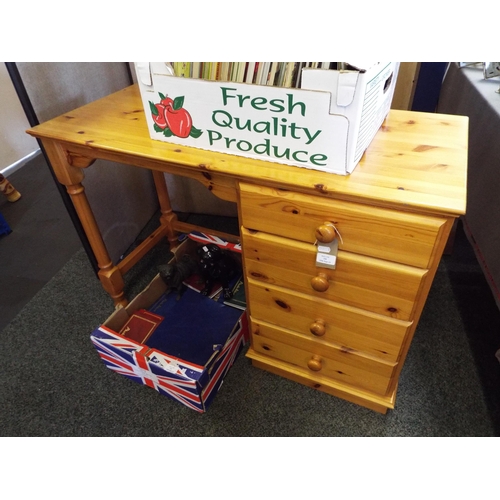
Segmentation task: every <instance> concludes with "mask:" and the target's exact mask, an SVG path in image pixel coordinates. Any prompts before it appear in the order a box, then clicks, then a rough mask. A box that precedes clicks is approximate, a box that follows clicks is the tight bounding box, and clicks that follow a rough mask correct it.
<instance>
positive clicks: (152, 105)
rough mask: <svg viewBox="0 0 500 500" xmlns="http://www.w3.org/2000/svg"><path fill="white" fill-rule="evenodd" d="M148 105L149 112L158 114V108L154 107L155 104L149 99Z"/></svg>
mask: <svg viewBox="0 0 500 500" xmlns="http://www.w3.org/2000/svg"><path fill="white" fill-rule="evenodd" d="M149 107H150V108H151V113H153V115H156V116H158V110H157V109H156V106H155V105H154V104H153V103H152V102H151V101H149Z"/></svg>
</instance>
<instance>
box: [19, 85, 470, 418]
mask: <svg viewBox="0 0 500 500" xmlns="http://www.w3.org/2000/svg"><path fill="white" fill-rule="evenodd" d="M28 133H29V134H30V135H32V136H34V137H37V138H38V139H40V140H41V141H42V143H43V147H44V149H45V151H46V153H47V155H48V157H49V159H50V162H51V164H52V166H53V168H54V171H55V174H56V176H57V179H58V180H59V182H60V183H62V184H63V185H64V186H66V188H67V191H68V193H69V194H70V196H71V198H72V200H73V203H74V205H75V208H76V211H77V213H78V215H79V218H80V220H81V222H82V225H83V227H84V230H85V232H86V234H87V237H88V239H89V241H90V244H91V246H92V249H93V251H94V253H95V255H96V258H97V261H98V265H99V269H100V271H99V278H100V280H101V283H102V286H103V287H104V289H105V290H106V291H107V292H108V293H109V295H110V296H111V298H112V299H113V301H114V303H115V304H116V305H117V306H119V305H125V304H126V303H127V298H126V297H125V296H124V293H123V288H124V281H123V275H124V274H125V273H126V272H127V271H128V270H129V269H130V268H131V267H132V266H133V265H134V264H135V263H136V262H138V261H139V260H140V259H141V258H142V257H143V256H144V255H145V254H146V253H147V252H148V251H149V250H150V249H151V248H153V247H154V246H155V245H156V244H157V243H158V242H159V241H160V240H161V239H162V238H164V237H167V238H168V240H169V241H170V243H171V245H175V244H176V235H177V233H178V232H187V231H191V230H203V228H200V227H198V226H192V225H189V224H186V223H182V222H180V221H178V220H177V217H176V215H175V213H174V212H173V211H172V209H171V205H170V201H169V196H168V190H167V185H166V183H165V179H164V175H163V173H164V172H168V173H172V174H178V175H181V176H188V177H191V178H194V179H197V180H198V181H200V182H201V183H203V184H204V185H205V186H206V188H207V189H209V190H211V191H212V192H213V193H214V194H215V195H216V196H218V197H220V198H222V199H224V200H228V201H233V202H236V203H237V204H238V214H239V223H240V237H241V242H242V247H243V266H244V272H245V286H246V293H247V301H248V311H249V317H250V324H251V346H250V348H249V350H248V353H247V356H248V357H249V358H250V359H251V360H252V363H253V364H254V365H255V366H257V367H259V368H262V369H265V370H268V371H271V372H273V373H275V374H278V375H281V376H284V377H287V378H289V379H292V380H295V381H297V382H300V383H302V384H305V385H308V386H310V387H312V388H315V389H318V390H321V391H324V392H326V393H329V394H332V395H334V396H338V397H341V398H344V399H347V400H349V401H352V402H354V403H356V404H360V405H363V406H365V407H368V408H371V409H373V410H375V411H378V412H381V413H385V412H386V411H387V409H390V408H394V403H395V396H396V390H397V385H398V378H399V374H400V372H401V369H402V367H403V363H404V360H405V358H406V355H407V352H408V349H409V347H410V344H411V340H412V338H413V335H414V333H415V329H416V327H417V324H418V320H419V318H420V315H421V312H422V310H423V307H424V304H425V301H426V298H427V295H428V292H429V289H430V287H431V284H432V281H433V278H434V275H435V273H436V270H437V266H438V264H439V261H440V259H441V255H442V253H443V250H444V247H445V245H446V242H447V239H448V236H449V234H450V230H451V228H452V226H453V222H454V220H455V219H456V218H457V217H459V216H461V215H463V214H464V213H465V203H466V179H467V142H468V119H467V118H466V117H461V116H451V115H440V114H430V113H415V112H408V111H397V110H391V112H390V113H389V116H388V118H387V119H386V120H385V122H384V124H383V126H382V128H381V129H380V130H379V132H378V133H377V135H376V137H375V139H374V141H373V142H372V143H371V145H370V146H369V148H368V150H367V151H366V153H365V155H364V156H363V158H362V160H361V162H360V164H359V165H358V166H357V167H356V168H355V170H354V172H353V173H352V174H351V175H349V176H340V175H335V174H328V173H324V172H320V171H315V170H309V169H302V168H296V167H290V166H286V165H280V164H276V163H270V162H265V161H255V160H251V159H248V158H242V157H237V156H230V155H226V154H219V153H213V152H209V151H204V150H201V149H194V148H187V147H182V146H178V145H175V144H168V143H163V142H159V141H155V140H152V139H150V137H149V134H148V130H147V126H146V122H145V116H144V110H143V107H142V102H141V99H140V94H139V90H138V88H137V86H135V85H133V86H131V87H128V88H125V89H123V90H121V91H119V92H117V93H115V94H111V95H109V96H107V97H104V98H103V99H100V100H98V101H96V102H93V103H90V104H88V105H86V106H83V107H81V108H79V109H76V110H74V111H72V112H70V113H65V114H64V115H62V116H59V117H57V118H54V119H52V120H50V121H47V122H45V123H43V124H41V125H38V126H36V127H34V128H32V129H30V130H28ZM98 158H99V159H106V160H111V161H115V162H118V163H123V164H128V165H133V166H137V167H140V168H147V169H150V170H151V171H152V174H153V177H154V181H155V185H156V190H157V193H158V199H159V203H160V208H161V214H162V215H161V226H160V227H159V228H158V229H157V230H156V231H155V232H154V233H153V234H152V235H151V236H150V237H149V238H147V239H146V240H145V241H144V242H143V243H142V244H141V245H140V246H139V247H138V248H136V249H135V250H134V251H133V252H132V253H131V254H130V255H128V256H127V257H125V258H124V259H123V260H122V261H120V262H119V263H117V264H115V263H113V262H112V261H111V259H110V257H109V254H108V251H107V249H106V247H105V245H104V243H103V239H102V236H101V234H100V232H99V229H98V227H97V224H96V221H95V218H94V216H93V213H92V208H91V206H90V205H89V203H88V200H87V197H86V195H85V189H84V174H85V169H86V168H92V167H91V165H92V163H93V162H94V161H95V160H96V159H98ZM133 195H134V193H133V191H131V193H130V196H133ZM124 203H126V200H124ZM331 224H334V226H335V228H336V229H337V230H338V233H339V234H340V236H341V239H340V240H339V252H338V259H337V265H336V267H335V269H325V268H319V267H317V266H316V265H315V262H316V260H315V259H316V250H317V247H316V245H317V243H318V241H324V242H325V243H328V242H329V241H331V240H332V239H334V238H338V235H337V233H336V232H335V231H332V230H331ZM211 232H212V233H213V231H211ZM221 235H222V236H226V237H230V236H228V235H224V234H221Z"/></svg>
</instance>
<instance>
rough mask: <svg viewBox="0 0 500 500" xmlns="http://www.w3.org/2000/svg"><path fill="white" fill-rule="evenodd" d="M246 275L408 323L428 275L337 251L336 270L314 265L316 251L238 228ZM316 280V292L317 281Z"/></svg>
mask: <svg viewBox="0 0 500 500" xmlns="http://www.w3.org/2000/svg"><path fill="white" fill-rule="evenodd" d="M241 236H242V238H243V245H244V249H245V259H246V260H245V266H246V273H247V275H248V276H249V277H252V278H254V279H255V280H257V281H260V282H262V283H264V284H266V283H267V284H271V285H277V286H281V287H285V288H290V289H292V290H295V291H298V292H302V293H305V294H310V295H312V296H316V297H320V298H324V299H328V300H334V301H336V302H341V303H342V304H347V305H350V306H353V307H358V308H360V309H364V310H367V311H371V312H375V313H377V314H383V315H385V316H390V317H392V318H397V319H404V320H408V319H410V317H411V315H412V313H413V308H414V306H415V300H416V298H417V295H418V292H419V290H420V286H421V284H422V280H423V278H424V276H425V275H426V274H427V271H426V270H424V269H420V268H415V267H410V266H406V265H403V264H397V263H394V262H388V261H384V260H379V259H374V258H372V257H365V256H362V255H357V254H353V253H350V252H343V251H340V252H339V254H338V259H337V265H336V268H335V269H325V268H321V267H317V266H316V247H315V246H314V245H312V244H310V243H303V242H300V241H296V240H290V239H286V238H281V237H279V236H274V235H270V234H267V233H262V232H250V231H248V230H247V229H245V228H241ZM318 279H320V280H321V281H320V283H321V285H322V286H321V287H318V286H317V284H316V283H317V282H316V280H318Z"/></svg>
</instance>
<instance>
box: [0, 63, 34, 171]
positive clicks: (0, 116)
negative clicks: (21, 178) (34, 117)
mask: <svg viewBox="0 0 500 500" xmlns="http://www.w3.org/2000/svg"><path fill="white" fill-rule="evenodd" d="M28 128H30V126H29V123H28V120H27V118H26V115H25V114H24V111H23V108H22V106H21V103H20V102H19V98H18V97H17V94H16V91H15V89H14V85H13V84H12V81H11V79H10V76H9V73H8V72H7V68H6V67H5V64H4V63H3V62H0V173H3V174H4V175H6V176H7V175H9V173H12V172H13V171H14V170H16V169H17V168H19V167H20V166H22V165H23V164H24V160H25V159H26V157H28V158H29V157H30V156H31V155H33V154H36V152H37V151H38V143H37V141H36V140H35V139H34V138H33V137H31V136H29V135H28V134H27V133H26V129H28ZM9 167H10V168H9Z"/></svg>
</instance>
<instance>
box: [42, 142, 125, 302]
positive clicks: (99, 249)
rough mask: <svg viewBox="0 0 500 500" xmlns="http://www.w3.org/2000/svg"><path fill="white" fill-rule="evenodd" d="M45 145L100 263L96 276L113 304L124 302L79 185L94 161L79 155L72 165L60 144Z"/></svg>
mask: <svg viewBox="0 0 500 500" xmlns="http://www.w3.org/2000/svg"><path fill="white" fill-rule="evenodd" d="M44 147H45V150H46V153H47V155H48V157H49V160H50V163H51V165H52V168H53V169H54V172H55V174H56V177H57V179H58V181H59V182H60V183H61V184H63V185H64V186H66V190H67V191H68V193H69V195H70V196H71V200H72V202H73V205H74V206H75V210H76V213H77V214H78V217H79V219H80V221H81V223H82V226H83V229H84V231H85V234H86V235H87V238H88V240H89V243H90V246H91V247H92V250H93V251H94V254H95V257H96V259H97V264H98V266H99V272H98V276H99V279H100V280H101V283H102V286H103V288H104V290H106V292H108V293H109V295H110V296H111V298H112V299H113V301H114V303H115V305H123V306H125V305H127V300H126V298H125V295H124V293H123V288H124V286H125V284H124V281H123V277H122V274H121V272H120V270H119V269H118V267H116V266H115V265H114V264H113V262H112V260H111V257H110V256H109V253H108V250H107V248H106V245H105V244H104V240H103V239H102V235H101V232H100V230H99V227H98V225H97V222H96V220H95V217H94V214H93V212H92V209H91V207H90V204H89V202H88V200H87V195H86V194H85V188H84V187H83V185H82V181H83V178H84V174H83V170H82V169H83V168H84V167H88V166H89V165H91V164H92V163H93V162H94V160H92V159H84V158H82V157H79V158H78V162H77V165H78V166H74V165H72V164H71V163H70V162H71V161H72V159H71V157H68V155H67V154H66V152H65V151H64V150H63V148H62V147H61V146H60V145H59V144H56V143H52V142H44ZM75 163H76V162H75Z"/></svg>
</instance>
